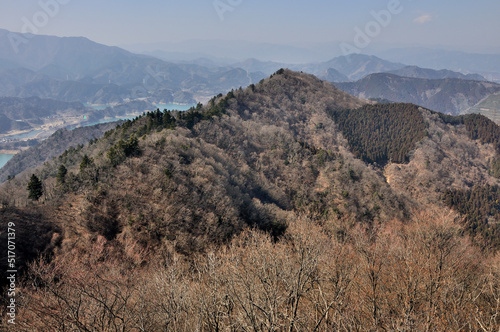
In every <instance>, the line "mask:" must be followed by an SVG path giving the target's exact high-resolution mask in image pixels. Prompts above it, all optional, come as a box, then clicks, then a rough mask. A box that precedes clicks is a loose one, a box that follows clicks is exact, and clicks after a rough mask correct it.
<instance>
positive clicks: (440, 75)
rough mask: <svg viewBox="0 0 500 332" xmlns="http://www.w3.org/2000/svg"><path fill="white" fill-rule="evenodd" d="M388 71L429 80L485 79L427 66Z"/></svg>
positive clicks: (479, 76)
mask: <svg viewBox="0 0 500 332" xmlns="http://www.w3.org/2000/svg"><path fill="white" fill-rule="evenodd" d="M388 73H390V74H394V75H398V76H402V77H411V78H425V79H429V80H440V79H445V78H459V79H462V80H471V81H486V79H485V78H484V77H483V76H481V75H479V74H462V73H458V72H455V71H451V70H447V69H441V70H434V69H428V68H420V67H417V66H407V67H404V68H401V69H398V70H392V71H389V72H388Z"/></svg>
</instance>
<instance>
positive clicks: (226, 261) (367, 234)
mask: <svg viewBox="0 0 500 332" xmlns="http://www.w3.org/2000/svg"><path fill="white" fill-rule="evenodd" d="M499 147H500V128H499V127H498V126H496V125H495V124H494V123H492V122H491V121H489V120H488V119H486V118H485V117H482V116H476V115H468V116H464V117H452V116H444V115H439V114H438V113H435V112H432V111H429V110H426V109H423V108H421V107H419V106H416V105H412V104H375V103H368V102H366V101H363V100H361V99H358V98H356V97H353V96H350V95H348V94H346V93H344V92H342V91H340V90H339V89H337V88H335V87H334V86H332V85H331V84H330V83H327V82H323V81H321V80H319V79H317V78H316V77H314V76H312V75H308V74H303V73H297V72H292V71H290V70H286V69H281V70H278V71H277V72H276V73H275V74H273V75H272V76H271V77H270V78H267V79H264V80H262V81H261V82H260V83H258V84H255V85H250V86H249V87H248V88H245V89H243V88H241V89H237V90H233V91H230V92H229V93H228V94H226V95H222V94H221V95H218V96H216V97H214V98H212V99H211V100H210V101H209V102H208V103H207V104H206V105H201V104H198V106H196V107H193V108H191V109H190V110H189V111H187V112H172V111H168V110H165V111H160V110H157V111H155V112H150V113H147V114H144V115H143V116H141V117H138V118H137V119H135V120H133V121H126V122H124V123H122V124H121V125H119V126H117V127H116V128H115V129H113V130H110V131H108V132H106V133H105V134H104V136H103V137H102V138H99V139H94V140H92V141H91V142H90V143H89V144H87V145H85V146H82V145H80V146H78V147H75V148H70V149H68V150H66V151H65V152H64V153H63V154H61V155H60V156H59V157H56V158H54V159H53V160H51V161H49V162H47V163H46V164H44V165H42V166H41V167H39V168H37V169H36V170H31V171H29V172H24V173H23V174H21V175H19V176H16V178H14V179H11V180H10V181H8V182H7V183H6V184H4V185H2V187H1V191H0V203H1V204H2V208H1V209H0V220H1V221H2V223H8V222H14V223H15V224H16V227H17V229H18V237H19V238H20V239H22V241H25V244H27V243H30V246H28V245H26V246H21V247H20V248H24V247H26V248H27V250H25V251H22V252H20V255H21V256H22V257H23V261H25V262H30V261H33V260H36V259H38V258H39V257H38V253H45V254H46V257H48V259H47V261H43V260H38V261H37V263H36V264H34V265H32V267H31V270H30V274H29V276H33V278H36V280H37V281H38V280H40V281H41V282H40V283H26V284H25V285H23V286H24V287H25V288H26V295H25V296H26V297H27V298H29V299H30V301H28V302H26V304H24V306H23V307H22V309H23V311H22V313H23V315H20V316H21V317H24V318H23V321H22V322H21V323H20V324H24V325H23V326H33V324H35V325H36V326H39V327H40V329H43V328H45V327H48V326H50V327H51V328H52V329H55V330H63V329H69V328H70V327H74V326H80V327H82V326H84V327H85V329H87V330H92V329H94V330H96V329H99V328H98V327H97V326H98V325H97V324H104V323H102V321H106V318H100V320H98V321H96V320H93V321H92V320H90V319H88V318H87V317H89V316H88V315H87V313H90V312H92V313H95V311H96V310H98V311H100V312H101V311H102V312H103V314H102V315H100V316H99V317H107V315H108V314H110V313H109V312H108V311H111V312H113V314H114V315H115V316H113V317H117V315H116V311H120V312H121V310H122V309H116V308H115V307H114V306H110V305H108V304H110V303H118V304H119V305H120V306H121V307H120V308H127V309H126V310H129V311H127V312H130V315H131V317H134V318H133V319H132V318H131V319H130V320H124V321H120V322H118V323H116V321H115V323H116V324H118V325H120V326H125V325H126V326H127V327H130V328H136V327H138V326H146V327H145V328H146V329H149V330H157V329H159V328H160V327H161V326H163V327H165V326H169V325H168V324H170V323H169V322H170V321H169V322H165V321H164V318H163V317H167V316H163V315H156V313H155V310H160V311H162V313H164V314H165V315H170V316H168V317H175V318H172V319H173V320H174V319H175V322H176V324H178V326H183V327H185V328H186V329H188V328H189V327H192V326H193V324H194V321H195V320H196V321H201V322H203V324H204V325H206V326H207V329H208V330H213V329H215V326H219V327H220V326H224V327H226V326H235V325H234V324H238V325H239V326H242V327H248V328H250V326H251V324H252V322H259V323H258V324H261V326H265V324H267V323H268V321H269V319H268V318H269V317H270V315H268V313H267V312H261V311H258V312H254V313H252V315H253V316H252V317H250V318H249V317H247V316H246V315H245V314H244V313H245V312H248V311H246V310H249V308H254V305H259V306H260V307H261V308H263V310H264V311H266V310H268V309H267V308H269V307H268V305H269V303H271V302H272V303H274V304H276V306H277V307H276V309H269V310H271V311H272V310H276V312H277V311H279V312H295V313H294V314H292V315H293V316H294V317H296V318H291V319H296V321H299V320H300V321H301V322H302V323H301V324H303V326H304V328H305V329H308V330H313V329H314V328H315V327H317V326H320V327H321V329H320V330H324V331H327V330H332V329H333V330H335V329H336V328H338V327H340V326H344V327H346V329H348V330H350V329H351V328H352V329H355V328H356V327H362V326H371V325H373V319H379V318H380V322H377V323H376V325H373V326H377V327H380V328H385V329H390V327H391V326H395V325H391V324H392V322H398V321H400V319H402V318H404V317H405V313H406V311H405V310H403V311H401V310H400V308H399V307H397V306H393V305H392V304H388V303H386V301H382V300H381V299H382V298H387V297H392V296H394V297H395V299H394V301H399V296H400V297H401V301H402V302H401V303H402V304H401V305H402V306H403V305H406V304H408V303H413V302H412V301H415V303H417V305H415V307H414V308H411V309H408V310H411V311H412V312H413V311H415V312H417V314H416V315H415V318H414V321H413V322H412V323H408V324H407V327H408V330H412V329H413V330H419V329H421V328H423V327H425V326H427V327H429V328H430V329H432V328H434V327H436V328H437V329H441V327H442V326H446V327H450V329H456V328H458V326H459V325H460V326H462V325H463V324H465V323H464V322H466V321H480V322H485V321H486V318H485V317H490V316H492V315H494V313H493V312H491V311H492V310H493V309H492V308H494V307H493V304H494V303H496V302H495V300H494V299H495V296H496V295H495V294H497V293H495V292H496V291H495V290H496V289H498V288H497V286H498V278H497V279H495V276H493V275H492V274H490V272H489V271H490V270H489V269H488V268H489V265H488V264H489V259H490V258H488V260H487V259H486V258H484V257H491V259H493V256H492V255H490V251H493V252H494V250H496V249H495V248H498V243H497V242H496V239H498V238H499V235H498V234H499V232H498V230H499V224H498V223H496V222H495V221H496V219H495V218H497V217H498V215H499V214H498V213H495V208H497V206H498V203H497V202H498V201H497V199H498V200H500V197H497V196H498V195H499V194H498V193H500V191H499V190H497V188H496V186H497V185H498V180H497V179H496V178H495V176H496V174H497V173H500V171H499V169H500V167H498V165H499V164H500V162H498V160H500V158H498V151H499V150H500V148H499ZM46 148H47V147H46ZM30 179H35V180H37V181H35V182H36V183H38V180H39V181H40V182H41V183H42V192H41V193H40V191H39V189H40V186H37V189H38V190H37V193H36V194H37V195H36V197H37V198H38V200H36V201H35V200H33V199H29V198H28V194H31V193H29V192H28V191H29V190H31V189H32V187H33V186H28V182H31V181H30ZM27 188H28V190H27ZM40 194H41V196H39V195H40ZM30 196H31V197H33V195H30ZM472 215H475V217H471V216H472ZM461 216H466V217H467V218H462V217H461ZM34 234H36V236H35V235H34ZM3 242H5V243H6V241H3ZM28 249H29V250H28ZM35 251H36V252H35ZM74 257H78V259H75V258H74ZM2 261H3V262H7V259H6V258H5V259H3V260H2ZM90 262H93V265H92V264H90ZM5 268H6V267H5ZM26 269H27V267H26V265H24V266H22V267H20V271H26ZM47 271H50V273H48V272H47ZM81 271H84V273H83V272H82V273H83V274H85V277H84V280H81V279H80V277H81V275H80V274H79V273H80V272H81ZM435 271H438V272H435ZM458 272H460V273H458ZM491 273H493V272H491ZM495 273H497V272H495ZM374 274H375V275H376V278H380V279H377V280H376V281H374ZM408 275H411V276H412V278H413V277H415V278H416V280H419V281H418V284H417V285H416V286H414V287H415V292H412V294H408V293H407V289H408V288H407V286H408V285H407V284H406V283H408V284H409V283H411V282H412V280H413V279H412V278H409V279H405V277H407V276H408ZM496 275H497V274H496ZM344 278H346V279H345V280H344ZM488 278H491V280H490V279H488ZM410 279H411V280H410ZM151 280H153V281H151ZM297 280H299V281H298V283H297ZM304 280H307V281H304ZM378 280H380V282H381V284H382V285H383V287H381V288H378V285H379V284H378ZM436 280H445V281H443V282H442V283H441V284H440V285H441V286H440V288H438V289H436V288H432V289H431V290H429V289H430V288H429V287H434V286H433V285H436V282H437V281H436ZM484 280H490V281H488V282H489V283H490V284H491V285H492V287H483V286H485V285H490V284H488V282H486V281H484ZM374 282H376V283H377V286H373V285H374V284H373V283H374ZM33 284H35V286H33ZM292 285H299V286H297V287H300V289H295V288H294V290H291V287H292V288H293V287H295V286H292ZM455 285H461V286H462V285H463V288H460V291H459V290H457V289H456V288H454V287H455ZM338 287H340V288H342V289H340V288H338ZM370 287H372V288H370ZM373 287H374V288H373ZM160 288H161V289H162V292H167V293H168V294H164V293H161V295H158V293H157V291H158V289H160ZM94 289H99V290H101V289H102V290H104V292H100V293H94V292H93V290H94ZM368 289H370V291H368ZM373 289H375V291H374V292H376V295H375V294H374V295H367V294H371V293H370V292H372V290H373ZM478 289H482V291H480V292H479V291H477V290H478ZM177 290H178V291H179V292H180V294H181V295H179V294H177V293H176V292H177ZM395 290H397V292H398V293H397V294H398V295H397V296H395V295H394V292H395ZM430 291H432V295H429V292H430ZM145 292H146V293H147V294H150V296H149V295H148V296H147V297H144V296H143V295H144V294H146V293H145ZM200 292H210V294H212V295H207V296H208V297H207V296H200V294H201V293H200ZM294 292H295V293H294ZM476 292H479V293H478V294H479V295H476V296H471V295H472V294H476ZM464 293H465V294H467V295H466V296H464V295H463V294H464ZM124 294H129V295H128V296H129V297H127V296H122V295H124ZM169 294H170V295H169ZM203 294H205V293H203ZM290 294H292V295H290ZM293 294H300V295H296V296H295V295H293ZM318 294H320V295H318ZM321 294H324V295H321ZM42 295H43V296H42ZM210 296H212V297H210ZM255 296H256V297H255ZM370 296H371V297H370ZM429 296H431V297H432V298H430V297H429ZM298 297H300V301H297V300H296V299H297V298H298ZM323 297H324V298H325V299H326V298H328V300H327V303H326V305H325V302H324V301H323ZM42 298H43V302H44V305H40V303H41V301H40V299H42ZM132 298H133V300H132ZM206 298H210V299H211V300H213V301H214V302H213V303H212V304H210V305H208V302H204V301H205V299H206ZM269 298H272V301H271V300H268V299H269ZM396 298H397V299H396ZM61 299H62V301H61ZM285 299H286V300H285ZM436 299H438V300H436ZM179 301H181V302H182V301H186V302H182V303H184V304H183V306H184V307H183V309H182V310H177V309H171V308H174V307H175V306H176V305H177V304H178V303H180V302H179ZM266 301H267V302H266ZM269 301H271V302H269ZM294 301H295V302H294ZM353 301H354V302H353ZM436 301H437V302H436ZM261 302H262V303H261ZM358 302H359V303H358ZM75 303H80V304H79V305H78V306H75ZM137 303H140V305H135V304H137ZM146 303H149V304H151V303H155V306H153V307H151V306H148V305H145V304H146ZM290 303H292V304H290ZM293 303H295V304H293ZM329 303H332V304H329ZM436 303H439V305H436ZM143 304H144V305H143ZM274 304H273V305H274ZM373 305H376V306H377V312H375V313H373V310H371V309H370V308H372V307H373ZM291 306H295V307H294V308H296V310H295V309H294V310H288V309H290V307H291ZM321 306H324V307H321ZM333 306H335V308H336V309H335V310H337V309H338V310H339V311H338V312H339V315H338V316H335V315H334V312H336V311H334V310H333V309H332V308H333ZM441 307H443V308H455V309H454V310H451V309H450V310H451V311H450V310H437V309H436V308H441ZM469 307H471V308H474V310H463V309H462V308H469ZM158 308H160V309H158ZM175 308H177V307H175ZM317 308H321V309H320V310H319V309H317ZM123 310H125V309H123ZM251 310H253V309H251ZM315 310H316V311H317V310H319V311H318V312H320V315H319V316H318V317H319V318H318V317H316V316H315V315H312V314H310V313H311V312H315ZM163 311H165V312H163ZM75 312H76V313H77V314H73V315H70V314H69V313H75ZM324 313H326V314H328V313H332V318H327V319H324V320H323V318H321V316H322V315H326V314H324ZM477 313H484V314H481V315H479V314H477ZM474 315H479V316H477V317H476V316H474ZM483 315H484V316H483ZM372 316H373V317H375V318H373V317H372ZM473 316H474V317H475V318H477V319H473V318H474V317H473ZM68 317H69V318H68ZM143 317H153V318H151V319H148V320H147V323H144V322H143V321H142V320H141V319H142V318H143ZM211 317H216V319H217V320H218V321H217V323H214V322H213V321H212V320H211ZM382 317H383V318H382ZM422 317H424V318H425V317H430V318H425V319H424V318H422ZM169 319H170V318H169ZM219 319H220V321H219ZM112 320H113V319H112ZM233 322H237V323H234V324H233ZM141 324H146V325H141ZM214 324H215V325H214ZM217 324H218V325H217ZM273 324H275V323H273ZM276 324H277V325H273V326H278V325H279V326H287V324H289V321H288V318H280V317H278V318H276ZM394 324H396V323H394ZM474 324H475V323H474ZM492 324H493V325H492V326H495V327H497V326H498V324H497V323H492ZM495 324H497V325H495ZM100 326H102V325H100ZM268 326H271V325H268ZM438 326H439V327H438ZM474 326H476V325H474ZM359 329H360V330H362V328H359ZM256 330H259V329H258V328H256Z"/></svg>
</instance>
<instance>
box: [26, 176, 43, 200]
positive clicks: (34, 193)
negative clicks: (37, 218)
mask: <svg viewBox="0 0 500 332" xmlns="http://www.w3.org/2000/svg"><path fill="white" fill-rule="evenodd" d="M26 189H27V190H28V198H29V199H32V200H34V201H38V200H39V199H40V197H42V195H43V185H42V181H40V179H39V178H38V177H37V176H36V175H35V174H32V175H31V178H30V181H29V182H28V187H27V188H26Z"/></svg>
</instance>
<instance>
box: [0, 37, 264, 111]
mask: <svg viewBox="0 0 500 332" xmlns="http://www.w3.org/2000/svg"><path fill="white" fill-rule="evenodd" d="M12 36H13V35H12V33H10V32H8V31H6V30H0V93H1V95H3V96H12V97H31V96H37V97H40V98H51V99H59V100H64V101H80V102H91V103H110V102H124V101H126V100H128V99H135V98H145V97H146V98H150V99H151V101H153V102H178V103H193V102H194V99H203V98H209V97H211V96H212V95H214V94H217V93H219V92H225V91H228V90H231V89H235V88H238V87H240V86H248V85H249V84H251V83H253V81H254V80H256V81H259V80H260V79H262V78H264V77H265V75H263V74H262V73H248V72H245V71H242V70H240V71H235V69H234V68H232V67H217V68H207V67H202V66H199V65H187V64H184V65H177V64H173V63H169V62H165V61H163V60H160V59H157V58H154V57H151V56H145V55H137V54H132V53H130V52H128V51H125V50H123V49H120V48H118V47H109V46H105V45H101V44H97V43H94V42H92V41H90V40H88V39H86V38H81V37H79V38H59V37H51V36H39V35H36V36H32V35H22V34H15V36H17V37H16V38H23V40H25V41H26V42H25V43H19V45H17V44H16V45H15V46H16V47H13V45H12V43H11V40H12V38H13V37H12ZM178 92H184V93H183V94H179V93H178ZM176 96H182V98H181V99H179V98H176ZM195 97H196V98H195Z"/></svg>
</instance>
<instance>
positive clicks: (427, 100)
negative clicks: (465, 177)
mask: <svg viewBox="0 0 500 332" xmlns="http://www.w3.org/2000/svg"><path fill="white" fill-rule="evenodd" d="M336 86H337V87H339V88H340V89H342V90H343V91H345V92H348V93H350V94H352V95H355V96H359V97H361V98H383V99H388V100H391V101H394V102H405V103H413V104H417V105H421V106H424V107H426V108H429V109H432V110H435V111H439V112H442V113H446V114H453V115H458V114H461V113H462V112H465V111H467V110H468V109H470V108H471V107H473V106H474V105H476V104H477V103H478V102H480V101H481V100H482V99H483V98H485V97H487V96H489V95H491V94H493V93H495V92H498V91H500V85H498V84H496V83H490V82H478V81H469V80H461V79H444V80H427V79H420V78H409V77H400V76H396V75H393V74H386V73H380V74H372V75H369V76H367V77H365V78H363V79H361V80H359V81H357V82H349V83H336Z"/></svg>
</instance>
